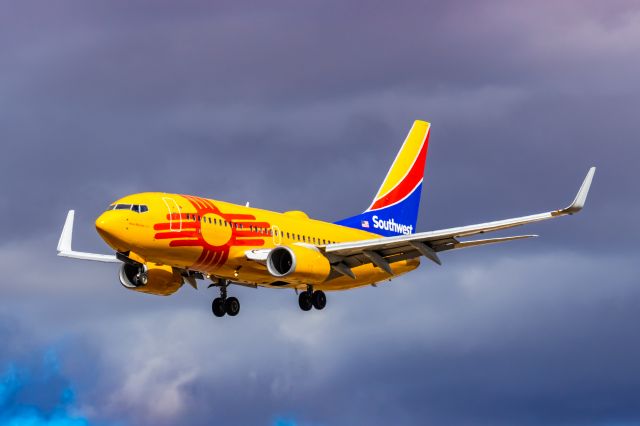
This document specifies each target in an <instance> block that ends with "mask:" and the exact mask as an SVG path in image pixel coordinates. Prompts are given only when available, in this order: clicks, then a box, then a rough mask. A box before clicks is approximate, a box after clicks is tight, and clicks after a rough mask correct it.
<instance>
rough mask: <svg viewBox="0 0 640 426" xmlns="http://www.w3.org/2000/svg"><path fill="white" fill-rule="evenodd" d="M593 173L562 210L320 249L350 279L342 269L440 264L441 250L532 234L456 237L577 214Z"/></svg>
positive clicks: (525, 236)
mask: <svg viewBox="0 0 640 426" xmlns="http://www.w3.org/2000/svg"><path fill="white" fill-rule="evenodd" d="M595 171H596V168H595V167H592V168H591V169H589V172H588V173H587V176H586V177H585V179H584V181H583V183H582V186H581V187H580V190H579V191H578V195H576V198H575V199H574V200H573V203H571V205H569V206H568V207H566V208H564V209H560V210H554V211H550V212H546V213H540V214H534V215H529V216H522V217H517V218H513V219H505V220H498V221H494V222H487V223H480V224H478V225H469V226H460V227H456V228H449V229H441V230H438V231H430V232H421V233H417V234H411V235H401V236H397V237H387V238H376V239H371V240H363V241H354V242H346V243H338V244H329V245H327V246H326V247H325V248H324V250H325V253H326V255H327V256H328V257H329V259H330V260H331V262H332V265H333V266H334V269H335V270H336V271H337V272H339V273H341V274H343V275H349V276H351V275H352V274H349V272H351V271H350V270H348V271H347V270H345V268H347V269H350V268H353V267H355V266H359V265H362V264H365V263H373V264H374V265H376V266H378V267H380V268H381V269H383V270H385V271H387V272H390V268H389V263H393V262H398V261H401V260H406V259H412V258H417V257H420V256H425V257H427V258H428V259H431V260H432V261H434V262H436V263H437V264H441V261H440V258H439V257H438V254H437V253H438V252H441V251H446V250H455V249H460V248H465V247H473V246H478V245H485V244H494V243H501V242H506V241H513V240H519V239H524V238H531V237H535V236H536V235H519V236H513V237H503V238H490V239H483V240H472V241H460V240H459V239H460V238H464V237H471V236H474V235H477V234H484V233H486V232H492V231H499V230H503V229H509V228H514V227H516V226H521V225H526V224H528V223H534V222H540V221H543V220H547V219H553V218H556V217H560V216H566V215H572V214H574V213H578V212H579V211H580V210H582V208H583V207H584V204H585V201H586V200H587V195H588V193H589V188H590V187H591V181H592V180H593V175H594V173H595Z"/></svg>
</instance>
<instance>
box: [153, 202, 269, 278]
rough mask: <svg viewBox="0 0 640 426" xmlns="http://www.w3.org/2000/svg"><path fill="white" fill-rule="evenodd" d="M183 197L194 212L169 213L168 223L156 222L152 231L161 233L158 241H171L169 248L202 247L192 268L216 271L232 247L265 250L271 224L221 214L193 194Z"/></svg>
mask: <svg viewBox="0 0 640 426" xmlns="http://www.w3.org/2000/svg"><path fill="white" fill-rule="evenodd" d="M182 197H184V198H186V199H187V200H188V201H189V202H190V203H191V205H192V206H193V208H194V209H195V211H194V212H180V213H170V214H167V220H168V221H169V222H163V223H157V224H155V225H154V226H153V229H154V230H155V231H161V232H157V233H156V235H155V237H156V239H158V240H171V241H170V242H169V247H202V253H201V254H200V257H198V260H196V262H195V263H194V264H193V265H191V267H190V269H193V270H196V271H209V270H213V269H217V268H219V267H221V266H222V265H224V263H225V262H226V260H227V259H228V258H229V250H230V249H231V247H236V246H253V247H262V246H264V243H265V240H264V239H265V238H267V237H268V236H269V235H270V232H271V231H270V225H269V223H267V222H256V221H255V219H256V217H255V216H253V215H249V214H227V213H222V212H221V211H220V209H218V208H217V207H216V206H215V205H214V204H213V203H212V202H211V201H210V200H207V199H205V198H199V197H193V196H191V195H182ZM185 210H186V209H185ZM177 223H179V225H180V226H179V227H176V224H177ZM176 228H177V229H176Z"/></svg>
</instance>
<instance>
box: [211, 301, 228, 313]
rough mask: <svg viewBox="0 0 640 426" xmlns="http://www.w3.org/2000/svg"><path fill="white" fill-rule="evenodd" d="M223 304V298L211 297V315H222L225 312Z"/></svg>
mask: <svg viewBox="0 0 640 426" xmlns="http://www.w3.org/2000/svg"><path fill="white" fill-rule="evenodd" d="M224 305H225V303H224V299H223V298H221V297H216V298H215V299H213V303H211V310H212V311H213V315H215V316H217V317H223V316H224V314H225V313H226V310H225V306H224ZM229 315H231V314H229Z"/></svg>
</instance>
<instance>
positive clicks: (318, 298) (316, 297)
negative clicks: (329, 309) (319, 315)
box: [311, 290, 327, 311]
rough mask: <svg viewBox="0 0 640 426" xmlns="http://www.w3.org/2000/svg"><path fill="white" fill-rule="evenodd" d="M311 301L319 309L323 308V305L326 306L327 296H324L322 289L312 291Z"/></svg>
mask: <svg viewBox="0 0 640 426" xmlns="http://www.w3.org/2000/svg"><path fill="white" fill-rule="evenodd" d="M311 303H312V304H313V307H314V308H316V309H317V310H319V311H320V310H322V309H324V307H325V306H327V296H325V294H324V291H320V290H317V291H314V292H313V295H312V296H311Z"/></svg>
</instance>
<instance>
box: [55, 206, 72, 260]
mask: <svg viewBox="0 0 640 426" xmlns="http://www.w3.org/2000/svg"><path fill="white" fill-rule="evenodd" d="M75 214H76V212H75V210H69V213H67V220H65V221H64V227H63V228H62V234H60V240H59V241H58V253H64V252H70V251H72V250H71V240H72V238H73V219H74V216H75Z"/></svg>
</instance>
